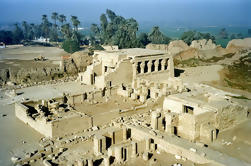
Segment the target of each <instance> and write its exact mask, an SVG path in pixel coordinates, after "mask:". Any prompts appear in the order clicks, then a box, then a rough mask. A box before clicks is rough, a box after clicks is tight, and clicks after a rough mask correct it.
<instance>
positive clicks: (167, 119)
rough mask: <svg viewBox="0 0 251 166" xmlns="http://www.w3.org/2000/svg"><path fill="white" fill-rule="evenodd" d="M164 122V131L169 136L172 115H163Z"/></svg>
mask: <svg viewBox="0 0 251 166" xmlns="http://www.w3.org/2000/svg"><path fill="white" fill-rule="evenodd" d="M165 121H166V126H165V131H166V132H167V133H169V134H171V133H172V115H171V114H165Z"/></svg>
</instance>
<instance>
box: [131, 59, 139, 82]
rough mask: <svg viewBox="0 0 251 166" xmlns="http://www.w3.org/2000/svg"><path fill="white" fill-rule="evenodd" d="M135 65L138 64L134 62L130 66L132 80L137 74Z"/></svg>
mask: <svg viewBox="0 0 251 166" xmlns="http://www.w3.org/2000/svg"><path fill="white" fill-rule="evenodd" d="M137 64H138V63H137V62H134V63H133V64H132V71H133V72H132V73H133V74H132V75H133V79H134V78H136V75H137V74H138V71H137Z"/></svg>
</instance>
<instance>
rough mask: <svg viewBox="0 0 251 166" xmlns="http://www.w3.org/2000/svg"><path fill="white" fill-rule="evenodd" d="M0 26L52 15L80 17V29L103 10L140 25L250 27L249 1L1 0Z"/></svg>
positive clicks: (97, 21)
mask: <svg viewBox="0 0 251 166" xmlns="http://www.w3.org/2000/svg"><path fill="white" fill-rule="evenodd" d="M1 1H2V2H1V5H0V15H1V19H0V23H1V24H11V23H15V22H19V23H20V22H22V21H27V22H29V23H36V24H37V23H40V22H41V16H42V15H43V14H47V15H48V17H49V18H50V15H51V13H52V12H57V13H59V14H64V15H66V16H67V18H68V20H69V17H70V16H71V15H75V16H78V17H79V20H80V21H81V27H85V26H86V25H89V24H90V23H99V16H100V15H101V14H102V13H105V10H106V9H111V10H113V11H114V12H115V13H116V14H117V15H121V16H123V17H125V18H130V17H133V18H135V19H136V20H137V21H138V23H139V24H149V23H150V24H156V25H160V24H165V25H168V26H169V27H203V26H217V27H221V26H240V27H249V26H251V20H250V19H248V16H250V15H251V10H249V9H250V8H251V2H250V1H248V0H210V1H209V0H205V1H203V2H202V1H200V0H190V1H187V0H176V1H171V0H147V1H143V0H135V1H133V0H120V1H116V0H71V1H69V0H53V1H51V0H43V1H36V0H1Z"/></svg>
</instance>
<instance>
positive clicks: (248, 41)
mask: <svg viewBox="0 0 251 166" xmlns="http://www.w3.org/2000/svg"><path fill="white" fill-rule="evenodd" d="M243 48H244V49H250V48H251V38H245V39H234V40H231V41H230V42H229V43H228V45H227V49H243Z"/></svg>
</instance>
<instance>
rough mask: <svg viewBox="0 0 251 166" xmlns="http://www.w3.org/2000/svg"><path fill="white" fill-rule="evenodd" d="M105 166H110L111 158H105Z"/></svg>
mask: <svg viewBox="0 0 251 166" xmlns="http://www.w3.org/2000/svg"><path fill="white" fill-rule="evenodd" d="M104 166H110V157H108V156H105V157H104Z"/></svg>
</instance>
